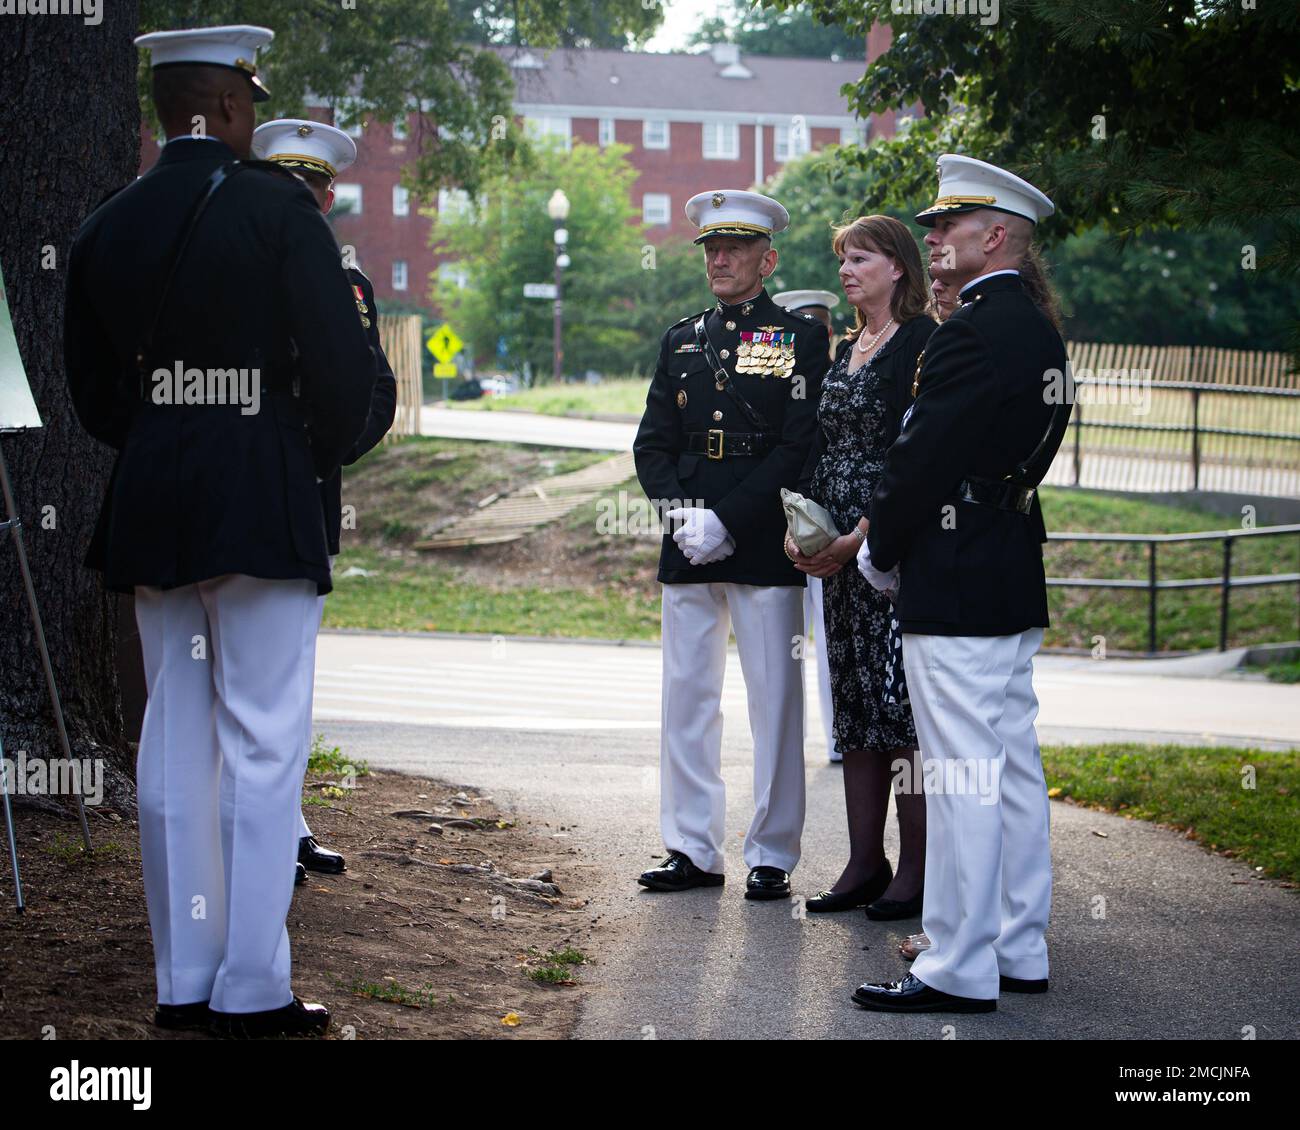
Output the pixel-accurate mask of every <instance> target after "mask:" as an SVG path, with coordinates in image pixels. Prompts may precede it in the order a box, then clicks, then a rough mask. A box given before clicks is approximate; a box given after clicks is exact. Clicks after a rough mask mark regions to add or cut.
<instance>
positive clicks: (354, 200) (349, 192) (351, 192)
mask: <svg viewBox="0 0 1300 1130" xmlns="http://www.w3.org/2000/svg"><path fill="white" fill-rule="evenodd" d="M334 208H335V210H336V211H338V212H343V213H346V214H347V215H349V216H359V215H361V186H360V185H359V184H339V183H338V182H337V181H335V182H334Z"/></svg>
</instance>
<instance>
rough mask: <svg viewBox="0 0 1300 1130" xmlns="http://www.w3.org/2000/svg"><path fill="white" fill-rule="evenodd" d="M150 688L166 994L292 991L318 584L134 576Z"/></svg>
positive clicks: (147, 815) (151, 886)
mask: <svg viewBox="0 0 1300 1130" xmlns="http://www.w3.org/2000/svg"><path fill="white" fill-rule="evenodd" d="M135 591H136V597H135V611H136V620H137V622H138V624H139V627H140V643H141V646H142V650H143V652H144V668H145V680H146V683H147V686H148V690H149V701H148V705H147V706H146V708H145V716H144V726H143V729H142V730H141V733H140V753H139V758H138V761H137V767H136V778H137V786H138V793H139V811H140V849H141V854H142V856H143V861H144V889H145V897H146V899H147V901H148V905H149V926H150V929H151V931H152V933H153V946H154V966H155V972H156V974H157V979H158V1001H159V1003H161V1004H190V1003H193V1002H196V1001H205V1000H209V1001H210V1002H211V1006H212V1008H214V1009H216V1010H217V1011H219V1012H259V1011H262V1010H265V1009H273V1008H281V1007H283V1006H284V1005H287V1004H289V1003H290V1002H291V1001H292V999H293V993H292V992H291V991H290V988H289V972H290V960H289V934H288V931H287V930H286V929H285V917H286V915H287V914H288V912H289V902H290V899H291V898H292V895H293V865H294V861H295V860H296V858H297V839H296V831H297V829H296V826H295V817H294V811H295V809H297V808H298V804H299V797H300V788H301V784H302V757H301V748H300V747H301V743H302V733H303V729H304V726H305V723H304V721H303V714H304V712H305V711H306V710H307V709H308V708H309V707H308V704H309V703H310V701H311V697H310V693H311V680H312V668H311V663H310V661H309V658H307V657H310V655H311V652H312V649H313V647H314V645H315V637H316V627H317V623H318V612H317V597H316V585H315V584H314V583H313V582H311V581H306V580H291V581H269V580H260V579H257V578H254V577H246V576H242V575H229V576H224V577H217V578H215V579H213V580H210V581H202V582H200V583H198V584H194V585H186V586H184V587H182V588H177V589H170V590H166V591H164V590H160V589H156V588H144V587H141V588H137V589H136V590H135Z"/></svg>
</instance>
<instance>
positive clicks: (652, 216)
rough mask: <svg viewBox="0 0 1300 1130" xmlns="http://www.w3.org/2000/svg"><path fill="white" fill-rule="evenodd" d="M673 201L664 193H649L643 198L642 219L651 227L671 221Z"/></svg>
mask: <svg viewBox="0 0 1300 1130" xmlns="http://www.w3.org/2000/svg"><path fill="white" fill-rule="evenodd" d="M672 207H673V201H672V197H671V196H667V195H665V194H664V193H662V192H647V193H646V194H645V195H644V196H643V197H642V198H641V219H642V220H643V221H644V222H645V223H646V224H649V225H663V224H667V223H669V222H670V221H671V215H672Z"/></svg>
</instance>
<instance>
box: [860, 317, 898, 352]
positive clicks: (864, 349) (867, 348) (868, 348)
mask: <svg viewBox="0 0 1300 1130" xmlns="http://www.w3.org/2000/svg"><path fill="white" fill-rule="evenodd" d="M893 324H894V319H893V318H890V319H889V321H887V322H886V323H885V324H884V325H883V326H881V327H880V332H879V333H878V334H876V336H875V337H873V338H872V339H871V342H870V344H868V345H863V344H862V338H861V337H859V338H858V341H857V345H858V352H859V353H870V352H871V351H872V350H873V349H874V348H875V347H876V342H878V341H879V340H880V339H881V338H882V337H884V336H885V334H886V333H887V332H888V331H889V327H890V326H892V325H893Z"/></svg>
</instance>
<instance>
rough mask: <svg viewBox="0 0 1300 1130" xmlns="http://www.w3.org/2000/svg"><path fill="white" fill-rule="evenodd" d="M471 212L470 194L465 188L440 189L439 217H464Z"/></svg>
mask: <svg viewBox="0 0 1300 1130" xmlns="http://www.w3.org/2000/svg"><path fill="white" fill-rule="evenodd" d="M468 211H469V193H468V192H466V191H465V190H464V189H463V188H440V189H438V215H440V216H463V215H464V214H465V213H466V212H468Z"/></svg>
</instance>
